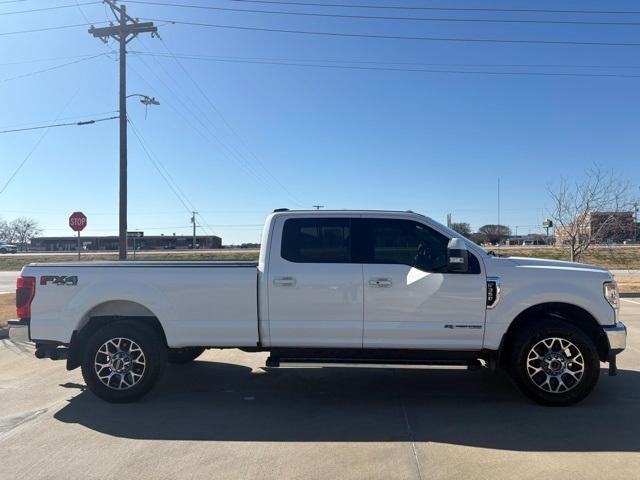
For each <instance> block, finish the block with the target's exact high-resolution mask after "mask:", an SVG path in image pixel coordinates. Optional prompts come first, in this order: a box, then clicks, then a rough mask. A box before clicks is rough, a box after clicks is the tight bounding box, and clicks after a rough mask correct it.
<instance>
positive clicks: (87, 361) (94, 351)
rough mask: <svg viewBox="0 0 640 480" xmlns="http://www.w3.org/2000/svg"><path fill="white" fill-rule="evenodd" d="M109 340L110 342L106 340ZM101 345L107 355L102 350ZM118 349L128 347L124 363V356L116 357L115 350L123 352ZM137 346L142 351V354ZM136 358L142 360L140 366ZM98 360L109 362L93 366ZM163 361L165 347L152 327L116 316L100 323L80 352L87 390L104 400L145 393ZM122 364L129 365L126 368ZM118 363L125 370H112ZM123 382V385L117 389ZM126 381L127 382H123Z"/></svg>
mask: <svg viewBox="0 0 640 480" xmlns="http://www.w3.org/2000/svg"><path fill="white" fill-rule="evenodd" d="M117 339H120V342H118V341H117ZM110 340H113V343H108V342H109V341H110ZM116 343H117V345H118V347H117V348H116ZM105 345H106V347H105ZM136 347H138V348H137V349H136ZM105 349H106V350H107V351H109V353H110V356H108V355H105V353H102V352H104V351H105ZM120 349H122V350H123V351H126V350H127V349H130V352H128V354H129V357H128V359H130V361H129V362H128V363H127V359H126V358H125V359H124V360H123V359H116V357H115V354H120V355H125V353H120V351H119V350H120ZM138 349H139V351H140V352H142V357H140V353H138ZM140 362H142V363H143V364H144V365H143V366H142V367H141V366H140ZM98 363H100V364H102V365H110V366H104V367H102V369H100V367H98V366H96V365H97V364H98ZM166 363H167V348H166V346H165V344H164V340H163V339H162V337H161V335H160V334H159V333H158V332H157V331H156V330H155V329H154V328H153V327H151V326H149V325H145V324H144V323H141V322H134V321H130V320H119V321H116V322H113V323H109V324H107V325H104V326H103V327H101V328H99V329H98V330H96V331H95V332H94V333H93V334H91V336H90V337H89V338H88V340H87V343H86V345H85V348H84V352H83V355H82V376H83V377H84V381H85V383H86V384H87V387H88V388H89V390H91V391H92V392H93V393H94V394H95V395H96V396H98V397H100V398H101V399H103V400H106V401H107V402H112V403H126V402H132V401H135V400H137V399H139V398H140V397H142V396H144V395H145V394H146V393H148V392H149V390H151V389H152V388H153V386H154V385H155V384H156V382H157V381H158V379H159V378H160V376H161V375H162V372H163V371H164V367H165V365H166ZM126 365H129V366H130V368H129V369H128V370H127V369H126ZM119 366H120V367H123V369H122V371H123V372H125V373H117V372H116V371H115V370H114V368H118V367H119ZM98 371H99V372H100V373H101V374H102V378H103V379H106V378H109V380H101V378H100V376H99V375H98ZM110 374H111V375H110ZM107 382H108V383H109V385H107ZM118 383H119V385H118ZM123 383H124V385H125V387H124V388H122V389H118V387H119V386H122V384H123ZM127 383H130V384H131V386H127Z"/></svg>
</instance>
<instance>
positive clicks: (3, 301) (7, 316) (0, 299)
mask: <svg viewBox="0 0 640 480" xmlns="http://www.w3.org/2000/svg"><path fill="white" fill-rule="evenodd" d="M12 318H16V296H15V294H14V293H9V294H1V295H0V327H4V326H6V325H7V320H11V319H12Z"/></svg>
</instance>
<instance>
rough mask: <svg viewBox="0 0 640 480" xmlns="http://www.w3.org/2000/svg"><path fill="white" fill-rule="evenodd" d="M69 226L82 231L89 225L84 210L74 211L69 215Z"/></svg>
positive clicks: (75, 230) (76, 230)
mask: <svg viewBox="0 0 640 480" xmlns="http://www.w3.org/2000/svg"><path fill="white" fill-rule="evenodd" d="M69 226H70V227H71V230H73V231H74V232H81V231H82V230H84V227H86V226H87V216H86V215H85V214H84V213H82V212H73V213H72V214H71V216H70V217H69Z"/></svg>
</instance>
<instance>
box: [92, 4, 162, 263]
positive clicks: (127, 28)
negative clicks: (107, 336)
mask: <svg viewBox="0 0 640 480" xmlns="http://www.w3.org/2000/svg"><path fill="white" fill-rule="evenodd" d="M103 1H104V3H106V4H107V5H109V7H110V8H111V11H112V12H113V14H114V16H115V17H116V21H117V22H118V24H117V25H113V24H111V25H110V26H108V27H102V28H95V27H94V26H93V25H91V28H89V33H90V34H91V35H93V36H94V37H96V38H99V39H100V40H102V41H103V42H104V43H107V39H108V38H113V39H115V40H117V41H118V43H119V44H120V208H119V215H120V221H119V240H118V250H119V258H120V260H126V259H127V43H129V42H130V41H131V40H133V39H134V38H135V37H136V36H137V35H138V34H139V33H151V36H154V35H157V33H158V28H157V27H155V26H154V25H153V22H142V23H141V22H139V21H138V20H135V19H133V18H131V17H130V16H129V15H127V7H126V5H120V6H117V5H116V0H103Z"/></svg>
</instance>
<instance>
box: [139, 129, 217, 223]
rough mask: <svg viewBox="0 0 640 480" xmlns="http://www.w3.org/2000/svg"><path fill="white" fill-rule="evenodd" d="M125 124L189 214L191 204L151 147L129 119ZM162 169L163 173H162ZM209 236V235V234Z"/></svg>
mask: <svg viewBox="0 0 640 480" xmlns="http://www.w3.org/2000/svg"><path fill="white" fill-rule="evenodd" d="M127 122H128V123H129V125H131V130H132V131H133V133H134V135H135V137H136V138H137V140H138V142H139V143H140V146H141V147H142V150H143V151H144V153H145V155H146V156H147V158H148V159H149V160H150V161H151V163H152V165H153V166H154V167H155V169H156V170H157V171H158V173H159V174H160V176H161V177H162V179H163V180H164V181H165V183H166V184H167V186H168V187H169V189H170V190H171V191H172V192H173V193H174V195H175V196H176V198H177V199H178V200H179V201H180V203H181V204H182V206H183V207H184V208H185V210H186V211H187V212H189V213H191V212H192V211H193V209H194V205H193V203H191V202H190V201H189V199H188V198H187V196H186V195H185V194H184V192H183V191H182V190H181V189H180V187H179V186H178V184H177V183H176V181H175V180H174V179H173V178H172V177H171V174H170V173H169V171H168V170H167V169H166V168H165V167H164V165H162V162H161V161H160V159H159V158H158V157H157V156H156V155H155V154H154V153H153V151H152V150H151V147H149V145H148V144H147V142H146V141H145V140H144V138H143V137H142V134H141V133H140V132H139V131H138V129H137V128H136V126H135V125H134V123H133V122H132V121H131V119H130V118H127ZM161 167H162V168H161ZM163 169H164V172H163V171H162V170H163ZM187 204H189V205H187ZM209 235H211V233H209Z"/></svg>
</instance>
